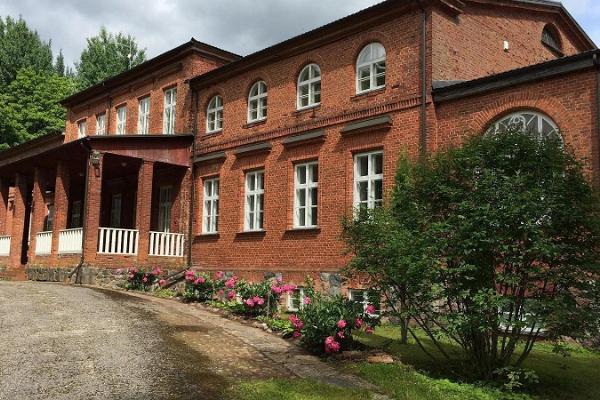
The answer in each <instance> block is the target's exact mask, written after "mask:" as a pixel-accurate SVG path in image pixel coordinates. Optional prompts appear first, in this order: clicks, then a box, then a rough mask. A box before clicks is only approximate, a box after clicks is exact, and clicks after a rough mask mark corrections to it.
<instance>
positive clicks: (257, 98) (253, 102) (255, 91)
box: [248, 81, 267, 122]
mask: <svg viewBox="0 0 600 400" xmlns="http://www.w3.org/2000/svg"><path fill="white" fill-rule="evenodd" d="M266 118H267V84H266V83H265V82H263V81H259V82H256V83H255V84H254V85H253V86H252V88H251V89H250V94H249V95H248V122H255V121H262V120H263V119H266Z"/></svg>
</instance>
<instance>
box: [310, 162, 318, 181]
mask: <svg viewBox="0 0 600 400" xmlns="http://www.w3.org/2000/svg"><path fill="white" fill-rule="evenodd" d="M310 171H311V173H310V181H311V182H314V183H317V182H319V165H318V164H313V165H311V167H310Z"/></svg>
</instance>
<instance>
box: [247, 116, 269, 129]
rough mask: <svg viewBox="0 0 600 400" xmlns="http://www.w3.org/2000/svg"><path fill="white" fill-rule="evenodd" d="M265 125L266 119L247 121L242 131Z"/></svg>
mask: <svg viewBox="0 0 600 400" xmlns="http://www.w3.org/2000/svg"><path fill="white" fill-rule="evenodd" d="M266 123H267V119H266V118H263V119H259V120H256V121H249V122H248V123H247V124H245V125H242V129H250V128H254V127H256V126H260V125H264V124H266Z"/></svg>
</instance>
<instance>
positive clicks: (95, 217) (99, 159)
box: [83, 152, 104, 263]
mask: <svg viewBox="0 0 600 400" xmlns="http://www.w3.org/2000/svg"><path fill="white" fill-rule="evenodd" d="M87 162H88V163H89V167H88V173H87V174H88V176H87V191H86V198H85V199H84V207H85V212H84V229H85V233H84V242H83V254H84V260H83V261H84V263H90V262H94V261H96V255H97V253H98V228H99V227H100V207H101V205H102V170H103V167H104V155H103V154H102V153H97V152H92V154H91V155H90V158H89V159H88V161H87Z"/></svg>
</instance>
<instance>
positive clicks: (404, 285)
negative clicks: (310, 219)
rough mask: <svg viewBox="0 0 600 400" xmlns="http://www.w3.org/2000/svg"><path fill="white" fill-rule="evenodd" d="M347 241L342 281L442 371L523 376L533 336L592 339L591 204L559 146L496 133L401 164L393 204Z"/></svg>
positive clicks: (371, 215)
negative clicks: (354, 280)
mask: <svg viewBox="0 0 600 400" xmlns="http://www.w3.org/2000/svg"><path fill="white" fill-rule="evenodd" d="M344 231H345V237H346V240H347V242H348V245H349V249H350V250H351V251H352V252H353V253H354V254H355V257H354V260H353V262H352V263H351V265H350V270H351V271H352V272H353V273H359V274H363V275H364V274H366V275H368V276H369V277H370V278H371V279H372V281H373V282H374V284H375V285H377V286H378V287H379V288H380V289H381V290H382V291H383V292H384V294H385V296H386V297H387V299H388V303H389V306H390V308H391V309H392V311H393V313H395V314H397V315H400V316H402V317H406V318H410V320H411V322H412V323H411V325H410V326H408V331H409V332H410V333H411V336H412V337H413V338H414V339H415V340H416V341H417V343H419V345H421V347H422V348H423V350H426V348H425V347H424V346H422V343H421V341H420V339H419V336H418V335H417V334H416V332H415V328H414V327H415V326H418V327H420V328H421V329H422V330H423V332H425V334H426V335H427V336H428V337H429V338H430V339H431V340H432V342H433V343H434V344H435V346H437V349H438V351H437V352H436V354H434V353H433V352H428V354H429V355H430V356H431V357H432V358H434V359H436V360H437V361H438V362H439V364H440V365H448V364H449V363H448V362H447V361H444V362H442V360H440V359H439V358H440V357H442V358H445V359H447V360H451V361H455V360H457V359H459V361H460V360H462V361H466V362H465V363H464V364H463V365H462V368H461V370H463V371H464V370H469V369H470V370H471V371H472V373H473V375H474V376H475V377H477V378H478V379H486V380H491V379H495V378H497V377H498V376H499V375H501V374H502V373H503V372H502V371H504V372H505V371H506V369H505V368H520V367H521V366H522V364H523V362H524V360H525V359H526V358H527V356H528V355H529V354H530V352H531V350H532V349H533V347H534V345H535V343H536V341H537V340H538V339H539V338H540V337H541V336H542V335H543V336H544V337H545V338H547V339H549V340H553V341H555V342H557V343H558V342H559V341H560V339H561V338H562V337H565V336H566V337H571V338H575V339H580V338H583V337H585V336H586V335H588V334H590V332H595V331H597V329H598V321H599V320H600V318H599V315H598V314H599V313H600V310H599V309H598V301H599V299H600V298H599V297H598V293H599V291H600V285H599V283H598V276H599V272H600V268H599V264H598V262H599V260H600V258H599V256H600V254H599V245H600V216H599V208H598V201H597V198H596V196H595V193H594V190H593V189H592V186H591V185H590V184H589V182H588V181H587V180H586V176H585V173H584V168H583V166H582V165H581V164H580V163H579V162H578V161H577V160H576V158H575V156H573V154H572V153H571V152H570V151H568V150H565V149H564V148H563V145H562V143H561V142H560V140H558V139H557V138H543V139H537V138H534V135H528V134H527V133H523V132H519V131H510V132H501V133H498V134H495V135H484V136H478V137H473V138H471V139H469V140H468V141H467V142H466V143H465V145H464V146H463V147H462V148H459V149H451V150H448V151H445V152H441V153H439V154H437V155H435V156H432V157H431V158H430V159H428V160H425V161H420V162H416V163H413V162H410V161H409V160H407V159H406V158H403V159H402V162H401V163H400V166H399V168H398V172H397V176H396V181H395V187H394V191H393V194H392V201H391V203H390V205H389V206H388V207H387V208H386V209H384V210H375V211H367V210H364V211H361V212H360V213H359V215H358V216H357V218H353V219H352V220H349V221H347V222H346V224H345V230H344ZM401 303H402V307H400V306H399V304H401ZM440 338H445V340H450V341H451V342H453V343H455V344H457V345H458V346H459V347H460V348H461V349H462V354H460V355H455V354H449V353H448V351H447V350H446V348H444V347H443V346H442V343H441V341H440ZM426 352H427V351H426ZM438 354H439V355H438ZM465 356H466V358H464V357H465ZM450 364H452V363H450Z"/></svg>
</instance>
